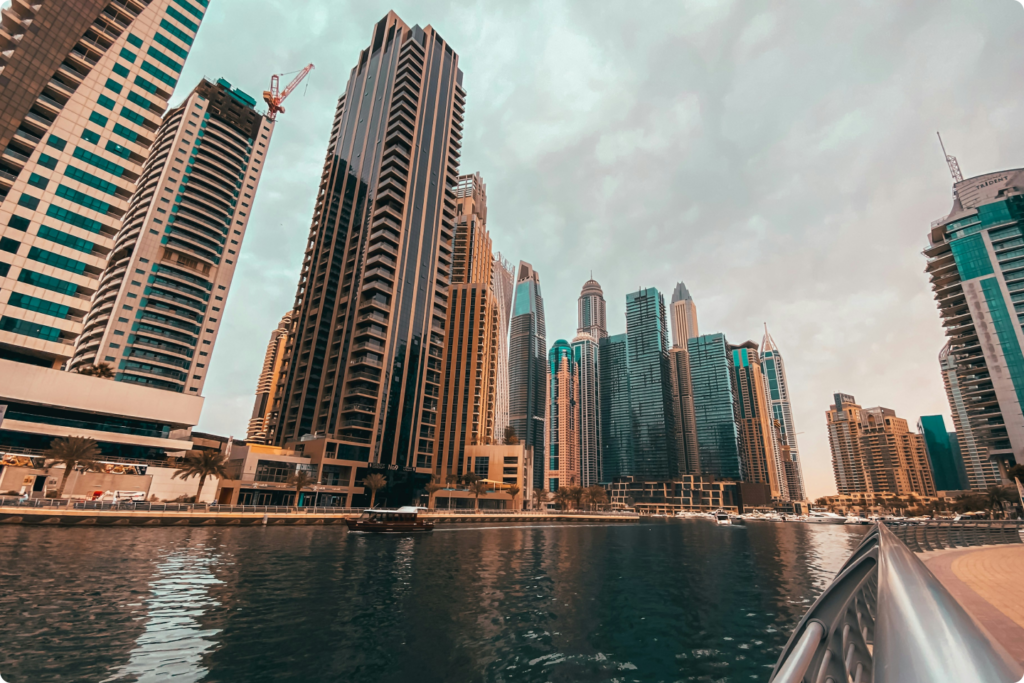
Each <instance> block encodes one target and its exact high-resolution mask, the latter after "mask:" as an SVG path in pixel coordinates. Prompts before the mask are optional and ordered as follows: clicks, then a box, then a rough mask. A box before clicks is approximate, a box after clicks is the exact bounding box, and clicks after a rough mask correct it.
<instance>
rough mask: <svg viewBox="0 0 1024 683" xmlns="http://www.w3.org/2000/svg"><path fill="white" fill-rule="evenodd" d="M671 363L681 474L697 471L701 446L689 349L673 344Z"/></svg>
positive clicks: (698, 472) (670, 353)
mask: <svg viewBox="0 0 1024 683" xmlns="http://www.w3.org/2000/svg"><path fill="white" fill-rule="evenodd" d="M669 358H670V360H671V363H672V401H673V403H675V405H676V406H678V408H677V410H676V413H677V414H676V416H675V417H676V425H675V429H676V432H677V437H676V439H677V442H678V444H679V445H678V449H679V467H680V469H681V470H682V472H683V473H684V474H700V448H699V447H698V445H697V416H696V411H695V409H694V405H693V382H692V380H691V378H690V351H689V349H688V348H687V347H685V346H673V347H672V349H671V350H670V351H669Z"/></svg>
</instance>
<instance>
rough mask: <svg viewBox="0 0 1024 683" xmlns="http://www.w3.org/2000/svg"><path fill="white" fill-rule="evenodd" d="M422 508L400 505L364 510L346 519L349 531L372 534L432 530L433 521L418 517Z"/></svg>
mask: <svg viewBox="0 0 1024 683" xmlns="http://www.w3.org/2000/svg"><path fill="white" fill-rule="evenodd" d="M421 509H422V508H417V507H411V506H406V507H400V508H398V509H397V510H376V509H374V510H365V511H364V512H363V514H361V515H359V517H357V518H356V519H346V520H345V523H346V524H348V530H349V531H365V532H368V533H372V534H409V533H418V532H421V531H433V530H434V523H433V522H428V521H425V520H422V519H419V511H420V510H421Z"/></svg>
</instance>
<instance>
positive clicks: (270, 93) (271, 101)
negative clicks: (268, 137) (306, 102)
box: [263, 64, 313, 121]
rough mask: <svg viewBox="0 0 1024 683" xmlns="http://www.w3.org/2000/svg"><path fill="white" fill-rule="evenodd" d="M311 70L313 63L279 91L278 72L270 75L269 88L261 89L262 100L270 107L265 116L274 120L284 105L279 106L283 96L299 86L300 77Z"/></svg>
mask: <svg viewBox="0 0 1024 683" xmlns="http://www.w3.org/2000/svg"><path fill="white" fill-rule="evenodd" d="M312 70H313V65H312V64H309V65H308V66H306V68H305V69H303V70H302V71H300V72H299V75H298V76H296V77H295V78H293V79H292V82H291V83H289V84H288V85H287V86H285V89H284V90H282V91H280V92H279V91H278V86H279V84H280V76H278V74H274V75H273V76H271V77H270V90H264V91H263V101H264V102H266V103H267V106H268V107H270V111H269V112H267V117H268V118H269V119H270V120H271V121H275V120H276V119H277V114H278V112H283V111H284V107H282V106H281V103H282V102H284V98H286V97H288V96H289V95H291V94H292V91H293V90H295V88H297V87H298V86H299V83H301V82H302V79H303V78H305V77H306V76H307V75H309V72H310V71H312Z"/></svg>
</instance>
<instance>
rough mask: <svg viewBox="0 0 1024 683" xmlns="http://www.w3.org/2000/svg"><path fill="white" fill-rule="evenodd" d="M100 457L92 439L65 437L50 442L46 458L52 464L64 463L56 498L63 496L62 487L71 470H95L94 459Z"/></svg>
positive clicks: (98, 449)
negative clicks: (77, 468) (79, 468)
mask: <svg viewBox="0 0 1024 683" xmlns="http://www.w3.org/2000/svg"><path fill="white" fill-rule="evenodd" d="M98 457H100V448H99V446H97V445H96V442H95V441H93V440H92V439H90V438H88V437H84V436H66V437H62V438H60V439H54V440H53V441H51V442H50V448H49V450H47V451H46V458H47V459H49V460H52V461H54V462H61V463H64V476H63V477H62V478H61V480H60V487H59V488H58V489H57V498H61V497H63V496H64V487H65V486H66V485H67V483H68V476H69V475H70V474H71V470H73V469H75V468H76V467H81V468H83V469H89V468H96V467H98V464H97V463H96V458H98Z"/></svg>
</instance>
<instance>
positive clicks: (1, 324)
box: [0, 315, 60, 342]
mask: <svg viewBox="0 0 1024 683" xmlns="http://www.w3.org/2000/svg"><path fill="white" fill-rule="evenodd" d="M0 330H3V331H4V332H13V333H14V334H23V335H25V336H26V337H35V338H36V339H43V340H45V341H53V342H55V341H58V340H59V339H60V330H58V329H57V328H56V327H48V326H46V325H39V324H37V323H30V322H25V321H24V320H18V319H17V318H10V317H8V316H6V315H5V316H4V317H2V318H0Z"/></svg>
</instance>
